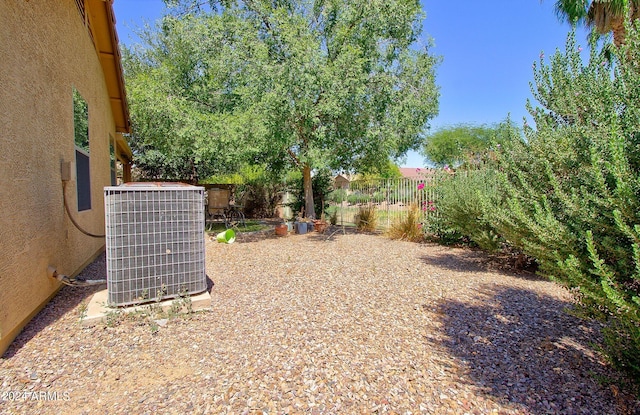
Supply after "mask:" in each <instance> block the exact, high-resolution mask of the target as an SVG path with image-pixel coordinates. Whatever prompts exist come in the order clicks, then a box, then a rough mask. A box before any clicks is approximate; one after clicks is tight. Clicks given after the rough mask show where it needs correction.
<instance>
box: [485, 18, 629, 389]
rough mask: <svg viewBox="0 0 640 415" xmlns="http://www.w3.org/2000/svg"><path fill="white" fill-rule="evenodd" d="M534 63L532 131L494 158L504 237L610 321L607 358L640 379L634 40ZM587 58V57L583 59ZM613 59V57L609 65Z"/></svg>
mask: <svg viewBox="0 0 640 415" xmlns="http://www.w3.org/2000/svg"><path fill="white" fill-rule="evenodd" d="M610 50H614V53H613V55H610V54H607V53H603V48H599V47H598V46H597V44H596V43H595V40H594V41H592V42H591V52H590V58H589V62H588V64H583V61H582V59H581V56H580V50H579V49H578V47H577V45H576V43H575V39H574V35H573V34H572V35H570V36H569V39H568V41H567V48H566V52H565V53H560V52H556V53H555V54H554V55H553V56H552V57H551V59H550V62H549V64H546V63H544V62H543V61H542V60H541V62H540V64H539V65H534V77H535V90H534V96H535V98H536V99H537V100H538V101H539V102H540V107H537V108H534V107H533V106H531V105H528V109H529V111H530V113H531V115H532V116H533V119H534V121H535V126H536V129H535V130H534V129H533V128H531V127H525V135H526V138H527V142H526V143H514V145H512V146H511V147H510V148H507V149H505V150H504V151H502V152H500V153H499V154H498V165H499V169H500V170H499V171H500V173H499V175H498V179H499V182H500V183H501V185H502V189H503V191H504V192H505V197H506V198H505V203H504V205H503V206H504V207H503V208H501V209H497V210H496V211H495V212H494V215H493V219H494V221H495V222H494V223H495V226H496V228H497V229H498V231H499V232H500V234H502V235H503V237H504V238H505V239H506V240H507V241H508V242H509V243H511V244H513V245H514V246H516V247H518V248H520V249H521V250H522V251H524V252H525V253H526V254H528V255H530V256H533V257H534V258H536V259H537V260H538V262H539V265H540V270H541V271H542V272H543V273H545V274H546V275H548V276H550V277H551V278H553V279H555V280H556V281H558V282H560V283H561V284H563V285H565V286H567V287H569V288H572V291H573V292H575V293H576V295H577V300H578V301H579V304H580V305H582V306H583V308H584V309H583V311H584V312H585V313H586V314H587V315H590V316H596V317H600V318H602V319H603V321H605V322H606V328H605V341H606V344H605V351H606V352H607V354H608V356H609V358H610V359H611V361H612V362H613V363H615V364H616V365H617V366H618V367H620V368H623V369H625V370H627V371H629V373H631V375H632V376H633V377H634V378H635V379H640V352H639V351H640V203H639V200H640V199H639V198H640V99H639V97H640V69H639V68H638V66H637V62H640V37H639V35H638V30H637V28H636V29H634V30H631V28H630V30H629V31H628V38H627V46H625V47H624V48H623V49H622V50H619V51H615V48H612V49H610ZM585 53H586V52H585ZM609 59H611V60H609Z"/></svg>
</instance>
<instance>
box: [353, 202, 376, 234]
mask: <svg viewBox="0 0 640 415" xmlns="http://www.w3.org/2000/svg"><path fill="white" fill-rule="evenodd" d="M355 219H356V228H357V229H358V230H359V231H364V232H373V231H375V230H376V228H377V227H378V215H377V209H376V207H375V205H367V206H360V208H359V209H358V214H357V215H356V218H355Z"/></svg>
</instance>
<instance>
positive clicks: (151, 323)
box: [149, 319, 160, 334]
mask: <svg viewBox="0 0 640 415" xmlns="http://www.w3.org/2000/svg"><path fill="white" fill-rule="evenodd" d="M149 328H150V329H151V334H157V333H158V331H159V330H160V326H159V325H158V323H156V321H155V320H153V319H150V320H149Z"/></svg>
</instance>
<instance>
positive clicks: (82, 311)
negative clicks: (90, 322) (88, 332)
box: [78, 302, 89, 323]
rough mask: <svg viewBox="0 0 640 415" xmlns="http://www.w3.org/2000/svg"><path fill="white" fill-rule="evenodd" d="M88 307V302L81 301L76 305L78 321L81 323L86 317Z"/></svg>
mask: <svg viewBox="0 0 640 415" xmlns="http://www.w3.org/2000/svg"><path fill="white" fill-rule="evenodd" d="M88 308H89V304H88V303H84V302H83V303H82V304H80V306H79V307H78V321H79V322H80V323H82V322H83V321H84V319H85V318H86V317H87V309H88Z"/></svg>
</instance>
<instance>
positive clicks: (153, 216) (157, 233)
mask: <svg viewBox="0 0 640 415" xmlns="http://www.w3.org/2000/svg"><path fill="white" fill-rule="evenodd" d="M104 202H105V227H106V257H107V294H108V305H109V306H126V305H131V304H139V303H144V302H149V301H159V300H162V299H167V298H172V297H177V296H180V295H183V294H188V295H193V294H197V293H200V292H203V291H205V290H206V289H207V281H206V273H205V245H204V241H205V234H204V216H205V215H204V188H203V187H197V186H190V185H186V184H182V183H127V184H125V185H122V186H108V187H105V188H104Z"/></svg>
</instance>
